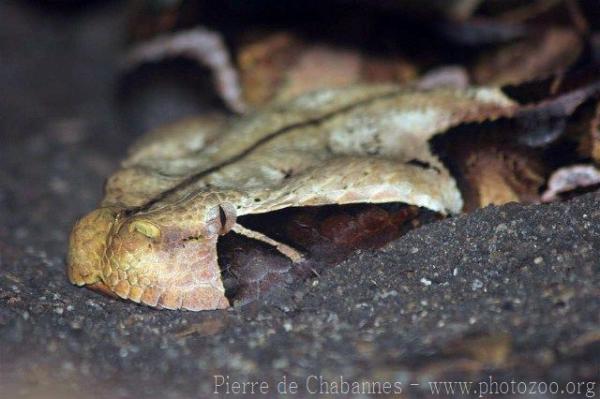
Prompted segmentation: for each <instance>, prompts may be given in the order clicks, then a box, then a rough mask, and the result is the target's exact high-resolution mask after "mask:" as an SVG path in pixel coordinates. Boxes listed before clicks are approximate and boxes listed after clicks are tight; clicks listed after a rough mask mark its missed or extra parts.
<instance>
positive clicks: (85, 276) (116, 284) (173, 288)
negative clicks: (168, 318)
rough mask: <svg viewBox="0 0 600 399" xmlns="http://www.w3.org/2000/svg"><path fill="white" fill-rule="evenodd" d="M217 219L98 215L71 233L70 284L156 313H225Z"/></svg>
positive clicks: (214, 214)
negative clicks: (149, 308) (219, 311)
mask: <svg viewBox="0 0 600 399" xmlns="http://www.w3.org/2000/svg"><path fill="white" fill-rule="evenodd" d="M197 214H198V213H196V215H197ZM222 214H223V212H222V208H220V207H212V208H208V209H206V211H205V212H204V213H203V215H202V218H200V220H202V222H201V223H197V222H194V221H198V220H199V219H198V218H197V217H196V218H190V215H185V214H178V212H177V211H172V210H170V211H157V212H150V213H146V214H142V215H137V214H134V215H132V216H127V215H126V214H125V212H123V211H122V210H118V209H115V208H100V209H97V210H95V211H93V212H91V213H90V214H88V215H87V216H85V217H84V218H83V219H81V220H80V221H79V222H78V223H77V224H76V225H75V227H74V229H73V232H72V234H71V242H70V250H69V260H68V262H69V278H70V280H71V282H73V283H74V284H77V285H88V286H90V287H92V288H95V289H99V290H101V291H104V292H108V293H112V294H114V295H117V296H118V297H120V298H123V299H129V300H132V301H134V302H138V303H143V304H146V305H149V306H153V307H158V308H167V309H188V310H208V309H222V308H226V307H228V306H229V302H228V301H227V298H226V297H225V290H224V287H223V283H222V281H221V271H220V268H219V265H218V260H217V239H218V236H219V234H224V231H225V230H226V225H227V219H223V218H222Z"/></svg>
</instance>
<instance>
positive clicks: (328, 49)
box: [238, 32, 416, 106]
mask: <svg viewBox="0 0 600 399" xmlns="http://www.w3.org/2000/svg"><path fill="white" fill-rule="evenodd" d="M238 64H239V68H240V75H241V81H242V87H243V93H244V98H245V100H246V102H247V103H248V104H249V105H253V106H261V105H264V104H266V103H267V102H269V101H271V100H273V99H277V100H279V101H284V100H288V99H290V98H293V97H296V96H298V95H301V94H304V93H307V92H310V91H315V90H318V89H323V88H335V87H342V86H348V85H352V84H356V83H363V82H373V83H375V82H406V81H408V80H410V79H413V78H414V77H415V76H416V69H415V67H414V66H412V65H411V64H409V63H407V62H406V61H405V60H404V59H403V58H401V57H376V56H367V55H365V54H363V53H362V52H361V51H360V49H357V48H347V47H341V46H339V45H334V44H329V43H326V42H308V41H306V40H302V39H300V38H299V37H297V36H296V35H294V34H292V33H289V32H277V33H273V34H268V35H265V36H262V37H260V38H258V39H255V40H254V41H252V42H249V43H247V44H246V45H243V46H242V47H241V49H240V50H239V52H238Z"/></svg>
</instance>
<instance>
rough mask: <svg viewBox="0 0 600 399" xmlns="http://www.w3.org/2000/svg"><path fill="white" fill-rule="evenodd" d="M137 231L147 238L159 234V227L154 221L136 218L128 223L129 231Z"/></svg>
mask: <svg viewBox="0 0 600 399" xmlns="http://www.w3.org/2000/svg"><path fill="white" fill-rule="evenodd" d="M134 230H135V231H137V232H139V233H141V234H143V235H145V236H146V237H148V238H156V237H158V236H160V229H159V228H158V226H156V225H155V224H154V223H150V222H149V221H147V220H136V221H134V222H132V223H131V224H130V225H129V232H130V233H131V232H133V231H134Z"/></svg>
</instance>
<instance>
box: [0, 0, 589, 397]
mask: <svg viewBox="0 0 600 399" xmlns="http://www.w3.org/2000/svg"><path fill="white" fill-rule="evenodd" d="M19 3H20V4H19ZM120 7H121V6H120V3H118V2H113V3H111V4H109V5H108V6H97V8H96V9H94V10H92V11H89V10H88V11H80V12H77V13H71V14H67V15H65V14H50V15H45V14H41V13H40V9H39V8H38V7H37V6H34V5H29V6H23V2H16V1H8V2H2V4H1V5H0V14H2V15H5V16H6V17H5V18H4V20H5V26H4V27H3V32H2V35H1V36H0V47H1V48H2V52H3V54H7V55H8V58H5V57H3V60H4V61H3V62H2V63H1V64H0V86H2V87H3V91H4V94H3V95H2V97H1V98H0V107H1V109H0V114H1V115H2V118H1V119H0V129H1V131H0V137H1V140H2V145H0V392H2V395H0V396H2V397H14V396H13V395H17V394H19V395H22V396H24V397H35V398H69V397H73V398H75V397H83V395H85V397H91V398H133V397H145V398H189V397H194V398H200V397H205V396H206V395H208V394H210V393H213V392H214V391H215V390H217V391H218V392H219V393H226V390H227V385H226V382H227V381H228V382H229V389H230V392H233V390H234V389H235V386H234V383H235V382H238V383H242V382H256V384H254V385H253V388H254V390H255V392H259V391H260V388H261V386H260V384H259V383H260V382H264V384H263V385H262V387H263V388H264V387H265V384H266V386H267V388H266V392H267V395H268V396H274V395H276V393H277V389H278V388H280V389H282V388H283V385H281V384H278V383H279V382H281V381H282V380H283V379H284V378H285V379H286V382H287V389H288V390H289V389H290V384H291V383H292V382H296V383H297V384H298V391H299V392H301V393H306V392H307V390H308V392H309V393H310V392H319V391H320V392H322V393H327V392H328V391H327V390H329V392H332V391H331V390H332V389H335V388H333V387H334V385H336V384H334V382H337V385H336V386H338V388H339V389H343V388H342V386H343V385H344V384H343V383H341V384H340V378H341V379H342V380H343V381H345V382H347V383H348V384H350V385H349V386H350V387H352V383H353V382H363V383H366V384H362V385H361V392H365V389H369V387H371V389H384V388H383V386H384V385H383V383H384V382H389V383H390V384H391V388H390V389H391V391H390V392H394V391H396V392H398V388H400V390H401V391H402V392H404V393H405V394H408V396H411V397H412V396H428V395H430V394H431V390H430V389H431V384H430V383H433V382H436V381H474V382H478V381H484V382H487V383H488V385H487V387H488V389H492V390H493V389H494V385H493V384H490V383H491V382H497V383H501V382H507V383H508V385H507V386H510V382H511V381H515V382H517V383H518V382H527V383H528V384H527V387H528V389H531V388H532V385H531V384H530V383H529V382H531V381H538V382H539V381H544V382H546V384H552V382H555V383H556V385H551V387H555V388H557V389H558V390H559V391H560V390H562V391H564V393H566V392H572V391H573V389H579V393H580V394H581V395H585V394H586V393H589V392H592V393H595V395H596V396H597V395H600V387H599V386H598V385H595V386H593V385H592V383H597V382H598V380H599V379H600V371H599V363H600V291H599V288H598V287H600V210H599V209H600V206H599V205H600V194H599V193H592V194H588V195H585V196H583V197H580V198H577V199H575V200H572V201H570V202H567V203H563V204H554V205H548V206H521V205H512V204H511V205H507V206H503V207H490V208H487V209H483V210H480V211H477V212H475V213H473V214H471V215H467V216H462V217H458V218H455V219H452V220H446V221H442V222H439V223H435V224H432V225H428V226H425V227H423V228H421V229H418V230H416V231H413V232H411V233H409V234H408V235H406V236H404V237H403V238H401V239H399V240H397V241H395V242H393V243H391V244H389V245H388V246H386V247H385V248H383V249H381V250H377V251H363V252H359V253H355V254H354V255H352V256H351V257H350V258H349V259H348V260H347V261H345V262H343V263H342V264H339V265H338V266H336V267H333V268H329V269H327V270H325V271H324V272H323V273H322V274H321V275H320V276H319V277H316V278H313V279H310V280H308V281H304V282H303V281H298V282H296V283H294V284H292V285H290V286H285V287H282V288H280V289H277V290H275V291H274V292H272V293H271V294H270V295H268V296H267V297H264V298H260V299H259V300H257V301H255V302H254V303H252V304H250V305H247V306H244V307H240V308H233V309H230V310H228V311H219V312H201V313H191V312H169V311H157V310H153V309H149V308H146V307H141V306H137V305H134V304H131V303H125V302H120V301H115V300H112V299H109V298H105V297H102V296H99V295H97V294H95V293H93V292H90V291H88V290H83V289H79V288H76V287H73V286H71V285H70V284H69V283H68V281H67V280H66V275H65V262H64V259H65V252H66V248H67V235H68V232H69V230H70V227H71V225H72V223H73V221H74V220H75V219H76V218H77V217H78V216H81V215H82V214H83V213H84V212H86V211H88V210H90V209H92V208H93V207H94V206H95V204H96V202H97V201H98V199H99V198H100V196H101V186H102V182H103V179H104V178H105V177H106V176H107V175H108V174H109V173H110V172H111V171H112V170H114V168H115V167H116V165H117V163H116V162H117V161H118V159H119V158H120V157H122V155H123V153H124V151H125V148H126V146H127V144H128V143H129V142H130V141H131V140H132V137H128V136H127V135H125V134H124V133H123V129H122V128H120V127H119V124H118V123H117V122H116V121H117V118H116V116H115V115H114V111H113V109H112V108H111V105H110V104H111V103H112V102H111V96H112V83H113V82H114V80H113V78H114V73H115V72H114V70H113V69H111V68H110V67H109V68H107V65H109V66H110V65H112V64H113V63H114V54H115V53H116V52H117V51H118V49H119V45H120V43H119V37H120V36H119V33H120V32H119V29H118V27H119V26H120V23H121V22H122V20H121V19H122V18H123V16H122V13H121V11H122V10H121V9H120ZM65 87H68V89H65ZM219 376H223V378H221V377H219ZM227 377H228V378H229V379H228V380H227V379H226V378H227ZM323 381H325V383H323V384H321V382H323ZM376 382H378V383H379V385H375V383H376ZM398 383H399V384H398ZM215 384H216V385H218V386H216V385H215ZM410 384H414V385H410ZM386 386H387V385H386ZM512 386H513V388H512V389H519V388H518V387H519V386H518V385H517V384H512ZM244 387H245V389H246V390H247V392H248V390H249V389H251V386H250V385H245V386H244ZM377 387H379V388H377ZM485 387H486V385H485V384H482V385H479V384H473V385H472V386H471V392H472V393H474V394H477V395H479V393H480V391H481V390H483V389H485ZM496 387H497V389H503V388H502V387H503V386H502V385H496ZM520 387H521V388H520V389H522V387H523V386H522V385H520ZM533 388H534V389H538V390H540V389H542V388H543V386H539V385H538V386H537V387H535V386H533ZM240 389H241V387H240ZM439 389H441V390H443V389H445V387H441V386H440V388H439ZM551 389H553V388H551ZM591 390H592V391H591ZM559 393H560V392H559ZM296 396H299V395H296Z"/></svg>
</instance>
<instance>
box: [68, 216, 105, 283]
mask: <svg viewBox="0 0 600 399" xmlns="http://www.w3.org/2000/svg"><path fill="white" fill-rule="evenodd" d="M116 214H117V212H116V211H115V210H114V209H112V208H100V209H96V210H95V211H93V212H90V213H89V214H87V215H86V216H85V217H83V218H82V219H81V220H79V221H78V222H77V223H76V224H75V227H74V228H73V231H72V232H71V237H70V245H69V254H68V266H67V267H68V274H69V280H71V282H72V283H73V284H76V285H85V284H95V283H97V282H98V281H99V280H100V276H101V270H102V259H103V257H104V252H105V250H106V239H107V236H108V234H109V232H110V230H111V228H112V225H113V223H114V222H115V215H116Z"/></svg>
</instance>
